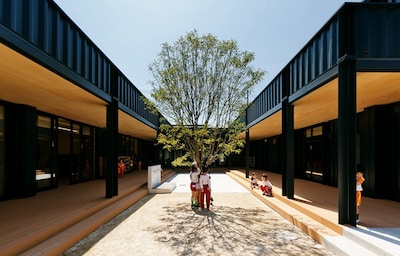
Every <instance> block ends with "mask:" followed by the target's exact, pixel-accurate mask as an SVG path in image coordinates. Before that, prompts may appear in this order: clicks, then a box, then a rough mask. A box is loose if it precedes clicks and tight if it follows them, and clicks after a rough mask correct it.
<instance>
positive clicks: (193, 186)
mask: <svg viewBox="0 0 400 256" xmlns="http://www.w3.org/2000/svg"><path fill="white" fill-rule="evenodd" d="M199 176H200V169H199V168H197V167H196V165H193V166H192V170H191V171H190V190H191V191H192V197H191V203H192V208H197V207H199V191H200V184H199Z"/></svg>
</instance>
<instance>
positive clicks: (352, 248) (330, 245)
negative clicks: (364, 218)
mask: <svg viewBox="0 0 400 256" xmlns="http://www.w3.org/2000/svg"><path fill="white" fill-rule="evenodd" d="M323 245H324V246H325V247H326V248H327V249H328V250H329V251H331V252H332V253H334V254H335V255H338V256H380V255H382V254H376V253H374V252H372V251H370V250H368V249H367V248H365V247H364V246H363V245H362V244H358V243H357V242H355V241H352V240H351V239H348V238H347V237H344V236H325V237H324V238H323Z"/></svg>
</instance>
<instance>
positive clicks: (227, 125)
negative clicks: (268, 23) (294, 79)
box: [147, 31, 265, 166]
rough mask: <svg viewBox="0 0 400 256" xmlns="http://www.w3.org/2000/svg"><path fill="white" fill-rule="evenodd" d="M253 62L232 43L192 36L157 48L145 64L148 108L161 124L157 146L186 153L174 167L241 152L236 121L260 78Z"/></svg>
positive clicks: (251, 55)
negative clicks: (156, 113)
mask: <svg viewBox="0 0 400 256" xmlns="http://www.w3.org/2000/svg"><path fill="white" fill-rule="evenodd" d="M254 58H255V55H254V53H251V52H247V51H240V50H239V49H238V46H237V42H236V41H234V40H226V41H225V40H224V41H221V40H218V39H217V38H216V37H215V36H213V35H212V34H207V35H203V36H199V35H198V33H197V31H192V32H189V33H187V34H186V36H184V37H180V38H179V39H178V40H177V41H176V42H175V43H174V44H173V45H170V44H168V43H164V44H163V45H162V50H161V52H160V53H159V54H158V57H157V59H156V60H155V61H154V62H153V63H151V64H150V65H149V70H150V72H151V73H152V75H153V78H154V80H152V81H151V82H150V84H151V86H152V91H151V96H152V98H153V99H154V102H150V101H147V104H148V105H149V106H150V107H152V108H153V109H154V110H158V111H159V112H160V113H161V114H162V115H163V116H164V117H165V119H166V121H165V120H164V122H162V125H160V132H159V135H158V137H157V140H158V143H159V144H161V145H163V148H164V149H167V150H169V151H171V150H182V151H183V152H186V154H185V155H183V156H182V157H179V158H177V159H175V160H174V161H173V162H172V164H173V165H174V166H184V165H188V164H189V163H190V162H191V161H193V160H195V161H197V162H198V163H201V164H203V165H206V166H208V165H209V164H211V163H213V162H214V161H215V160H216V159H217V158H218V157H220V156H222V155H229V154H232V153H239V152H240V150H241V149H242V148H243V146H244V144H245V141H244V140H243V139H240V138H238V136H237V135H238V134H240V133H241V132H243V131H244V130H245V129H246V127H245V123H243V122H241V121H240V120H239V117H240V116H242V115H243V111H244V110H245V108H246V106H247V104H248V102H247V96H248V94H249V93H250V92H251V91H252V88H253V87H254V85H255V84H257V83H258V82H260V81H261V79H262V77H263V75H264V73H265V72H264V71H262V70H259V69H255V68H253V67H252V66H251V63H252V61H253V60H254Z"/></svg>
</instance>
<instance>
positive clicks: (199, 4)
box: [55, 0, 361, 100]
mask: <svg viewBox="0 0 400 256" xmlns="http://www.w3.org/2000/svg"><path fill="white" fill-rule="evenodd" d="M55 2H56V3H57V4H58V5H59V6H60V7H61V9H63V10H64V12H65V13H66V14H67V15H68V16H69V17H70V18H71V19H72V20H73V21H74V22H75V23H76V24H77V25H78V26H79V27H80V28H81V29H82V30H83V31H84V33H85V34H86V35H87V36H89V38H90V39H91V40H92V41H93V42H94V43H95V44H96V45H97V46H98V47H99V48H100V49H101V50H102V51H103V52H104V53H105V54H106V55H107V57H108V58H109V59H110V60H111V61H112V62H113V63H114V64H115V65H116V66H117V67H118V68H119V69H120V70H121V71H122V72H123V73H124V74H125V75H126V76H127V77H128V79H129V80H130V81H131V82H133V83H134V84H135V86H136V87H137V88H138V89H139V90H140V91H141V92H142V93H143V94H144V95H145V96H146V97H148V98H150V91H151V87H150V85H149V84H148V82H149V81H150V80H152V76H151V74H150V72H149V71H148V66H149V64H150V63H151V62H152V61H153V60H155V59H156V57H157V54H158V53H159V52H160V51H161V44H163V43H165V42H167V43H170V44H172V43H174V42H175V41H176V40H177V39H178V38H179V37H180V36H184V35H185V34H186V33H187V32H189V31H192V30H194V29H196V30H197V31H198V32H199V34H200V35H202V34H208V33H211V34H213V35H215V36H216V37H218V39H220V40H228V39H234V40H236V41H237V43H238V46H239V49H240V50H246V51H250V52H254V53H255V55H256V59H255V61H254V63H253V65H254V67H256V68H261V69H263V70H265V71H266V72H267V74H266V75H265V77H264V80H263V81H262V82H261V83H259V84H258V85H257V86H256V87H255V88H254V91H253V94H252V95H251V97H250V100H252V99H254V97H256V96H257V95H258V94H259V93H260V92H261V91H262V90H263V89H264V88H265V87H266V86H267V85H268V83H269V82H270V81H271V80H272V79H273V78H274V77H275V76H276V75H277V74H278V73H279V72H280V71H281V70H282V69H283V67H284V66H285V65H286V64H288V63H289V61H290V60H291V59H292V58H293V57H294V55H296V54H297V53H298V52H299V51H300V49H301V48H302V47H303V46H304V45H305V44H306V43H307V42H308V41H309V40H310V39H311V37H312V36H314V35H315V34H316V33H317V32H318V30H319V29H320V28H321V27H322V26H323V25H324V24H325V23H326V22H327V21H328V19H329V18H331V17H332V16H333V15H334V14H335V12H336V11H337V10H338V9H339V8H340V7H341V6H342V5H343V4H344V3H345V2H361V0H359V1H341V0H286V1H284V0H141V1H139V0H55Z"/></svg>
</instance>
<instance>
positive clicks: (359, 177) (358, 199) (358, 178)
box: [356, 171, 365, 223]
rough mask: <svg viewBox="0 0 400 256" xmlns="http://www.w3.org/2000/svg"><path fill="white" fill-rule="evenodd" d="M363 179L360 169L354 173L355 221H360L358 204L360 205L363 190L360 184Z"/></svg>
mask: <svg viewBox="0 0 400 256" xmlns="http://www.w3.org/2000/svg"><path fill="white" fill-rule="evenodd" d="M364 181H365V179H364V174H363V173H362V172H360V171H358V172H357V173H356V206H357V209H356V210H357V212H356V216H357V217H356V223H359V222H360V218H359V217H360V205H361V191H363V188H362V184H363V182H364Z"/></svg>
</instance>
